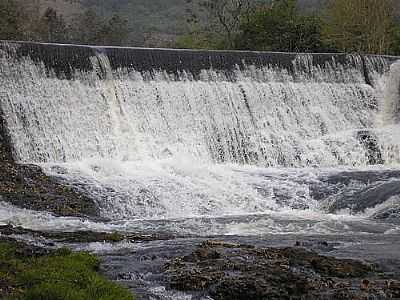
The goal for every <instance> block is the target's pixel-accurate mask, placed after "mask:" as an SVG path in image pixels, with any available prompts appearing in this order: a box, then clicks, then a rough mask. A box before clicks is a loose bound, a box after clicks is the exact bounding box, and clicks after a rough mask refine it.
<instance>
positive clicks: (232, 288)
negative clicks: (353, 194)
mask: <svg viewBox="0 0 400 300" xmlns="http://www.w3.org/2000/svg"><path fill="white" fill-rule="evenodd" d="M166 272H167V278H168V283H169V287H170V288H172V289H176V290H180V291H194V292H201V293H202V294H203V295H209V296H211V297H212V298H213V299H215V300H228V299H229V300H235V299H240V300H242V299H243V300H244V299H252V300H261V299H263V300H264V299H370V298H371V297H375V298H374V299H392V298H393V297H400V289H399V284H400V282H399V281H397V280H393V278H380V277H379V276H378V274H379V270H377V269H376V267H374V266H373V265H369V264H366V263H363V262H360V261H356V260H350V259H336V258H333V257H327V256H321V255H318V254H317V253H315V252H312V251H309V250H306V249H305V248H302V247H291V248H257V247H254V246H249V245H239V244H230V243H224V242H216V241H206V242H204V243H202V244H201V245H200V246H199V247H198V248H197V249H196V250H195V251H194V252H192V253H191V254H189V255H186V256H183V257H178V258H176V259H174V260H173V261H171V262H170V263H168V264H167V265H166Z"/></svg>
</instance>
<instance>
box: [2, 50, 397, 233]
mask: <svg viewBox="0 0 400 300" xmlns="http://www.w3.org/2000/svg"><path fill="white" fill-rule="evenodd" d="M399 66H400V63H399V62H397V58H396V57H390V56H372V55H356V54H354V55H350V54H296V53H292V54H291V53H266V52H240V51H199V50H169V49H140V48H118V47H114V48H112V47H92V46H79V45H57V44H40V43H24V42H1V43H0V83H1V85H0V108H1V109H0V113H1V121H2V122H1V124H2V135H3V136H2V138H1V140H0V141H1V143H2V144H0V145H1V146H2V147H3V148H4V149H6V150H7V151H6V150H4V151H2V153H8V155H9V156H11V157H12V159H13V160H14V161H16V162H18V163H22V164H35V165H38V166H40V167H41V168H42V169H43V170H44V171H45V172H46V174H48V175H50V176H54V177H55V178H58V179H59V180H61V181H62V182H64V183H67V184H68V185H69V186H72V187H73V188H74V189H77V190H79V191H80V192H82V193H84V194H85V195H88V196H89V197H92V198H93V199H95V201H96V203H97V205H98V206H99V208H100V210H101V214H102V216H103V217H105V218H107V219H109V220H111V221H116V222H119V223H118V224H123V225H121V226H127V228H130V227H129V226H133V228H136V226H139V227H140V226H145V225H143V224H147V223H146V222H149V223H148V226H150V227H151V228H153V229H154V227H156V228H157V226H166V227H167V228H169V227H168V226H171V228H174V229H173V230H175V229H176V228H178V229H176V230H184V231H185V232H186V231H187V232H189V233H194V234H199V233H200V232H203V231H205V230H206V231H207V230H208V231H207V232H208V233H216V234H217V233H218V234H221V233H222V234H225V233H234V234H240V233H247V232H255V233H257V232H265V231H267V232H268V231H269V230H270V231H271V232H273V233H288V232H289V233H291V232H297V231H299V230H300V232H302V230H305V231H307V232H308V231H309V232H311V233H312V232H314V231H318V232H319V230H320V228H317V227H318V226H319V225H321V224H325V223H327V224H328V225H326V226H325V225H324V226H325V227H326V228H325V227H324V228H325V229H324V230H326V232H327V233H330V232H331V231H332V232H338V231H340V230H344V228H345V226H344V225H343V227H340V226H339V228H337V222H338V221H337V218H341V219H343V220H344V221H343V222H346V220H347V219H346V218H349V219H350V220H353V219H352V218H356V220H362V222H364V221H365V220H370V219H371V218H372V219H374V218H375V217H378V216H388V215H389V216H390V218H392V219H396V218H397V217H396V216H397V215H396V214H397V211H398V206H399V199H398V194H399V193H400V183H399V182H400V181H399V179H398V174H397V173H398V172H397V170H396V165H397V164H398V163H399V161H400V149H399V145H400V131H399V127H398V116H399V115H398V113H399V105H400V96H399V95H400V93H399V86H400V84H399V83H400V67H399ZM388 185H390V187H391V188H390V189H389V190H388V191H387V192H385V193H379V191H380V190H385V191H386V187H387V186H388ZM344 211H347V212H344ZM343 214H344V215H343ZM265 215H268V216H269V217H267V218H265ZM199 218H200V219H201V220H203V221H204V220H206V221H204V222H205V224H203V225H204V226H206V227H202V226H203V225H199V224H198V223H197V222H200V223H201V222H203V221H193V220H198V219H199ZM226 218H228V219H230V218H232V220H233V221H232V222H233V223H235V222H236V221H235V220H237V219H238V220H239V221H238V222H239V223H240V226H242V227H243V228H245V229H243V228H242V227H240V226H239V227H240V228H239V227H238V226H236V225H234V226H230V225H229V226H228V225H226V224H225V223H226ZM249 218H250V219H251V221H248V219H249ZM274 218H278V219H279V220H275V221H272V220H273V219H274ZM292 218H294V219H296V220H297V219H298V218H300V220H301V222H299V224H297V225H296V224H295V223H296V221H293V220H292ZM214 219H216V220H217V221H216V223H218V224H217V225H216V226H215V227H213V224H211V223H213V222H212V221H210V220H214ZM221 219H222V220H224V221H221V222H222V224H219V222H220V221H218V220H221ZM143 220H146V222H144V221H143ZM304 220H312V221H310V222H311V223H312V224H313V225H312V226H310V224H304V222H303V221H304ZM192 221H193V222H192ZM292 221H293V222H292ZM332 222H333V223H334V224H335V226H334V228H333V227H332V228H331V227H330V226H331V225H332V224H333V223H332ZM159 223H161V224H164V223H166V224H164V225H160V224H159ZM188 223H190V224H188ZM192 223H193V224H192ZM306 223H307V222H306ZM331 223H332V224H331ZM367 223H368V222H367ZM149 224H150V225H149ZM171 224H172V225H171ZM182 224H184V225H182ZM249 224H251V226H254V228H252V229H251V230H250V229H248V225H249ZM315 224H317V225H316V227H314V225H315ZM146 226H147V225H146ZM146 226H145V229H148V227H146ZM296 226H299V227H296ZM366 227H368V226H366ZM392 227H393V226H391V225H385V226H383V228H384V229H382V230H383V231H384V232H386V231H390V230H393V228H392ZM246 228H247V229H246ZM394 228H396V227H394ZM242 229H243V230H244V231H242ZM171 230H172V229H171ZM355 230H356V229H355ZM357 230H361V231H362V230H366V231H367V232H368V229H366V228H364V227H363V228H362V229H357ZM394 230H395V229H394Z"/></svg>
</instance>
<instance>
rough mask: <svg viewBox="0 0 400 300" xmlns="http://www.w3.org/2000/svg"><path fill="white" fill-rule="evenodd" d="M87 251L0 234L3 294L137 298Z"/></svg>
mask: <svg viewBox="0 0 400 300" xmlns="http://www.w3.org/2000/svg"><path fill="white" fill-rule="evenodd" d="M99 266H100V261H99V259H98V258H96V257H95V256H93V255H91V254H89V253H86V252H72V251H71V250H69V249H66V248H62V249H57V250H51V249H48V248H42V247H37V246H32V245H28V244H25V243H22V242H18V241H16V240H14V239H12V238H6V237H1V236H0V298H1V299H6V300H34V299H36V300H37V299H57V300H77V299H79V300H106V299H108V300H109V299H118V300H133V299H134V297H133V295H132V294H131V293H130V292H129V291H128V290H127V289H125V288H123V287H122V286H120V285H118V284H116V283H113V282H111V281H109V280H107V279H106V278H105V277H104V276H103V275H101V274H100V273H99Z"/></svg>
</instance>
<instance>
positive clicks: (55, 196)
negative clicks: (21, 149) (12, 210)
mask: <svg viewBox="0 0 400 300" xmlns="http://www.w3.org/2000/svg"><path fill="white" fill-rule="evenodd" d="M0 201H5V202H8V203H11V204H13V205H15V206H17V207H21V208H26V209H32V210H38V211H48V212H51V213H53V214H55V215H58V216H74V217H90V218H98V217H99V209H98V207H97V205H96V203H95V201H93V200H92V199H90V198H89V197H86V196H85V195H82V194H80V193H78V192H76V191H75V190H73V189H72V188H70V187H68V186H65V185H63V184H61V183H59V182H57V180H56V179H55V178H52V177H49V176H47V175H46V174H44V173H43V171H42V170H41V168H40V167H38V166H35V165H20V164H16V163H14V162H12V161H1V160H0Z"/></svg>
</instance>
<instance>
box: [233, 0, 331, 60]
mask: <svg viewBox="0 0 400 300" xmlns="http://www.w3.org/2000/svg"><path fill="white" fill-rule="evenodd" d="M240 28H241V33H240V34H238V35H237V37H236V39H237V42H236V44H237V46H238V48H240V49H247V50H264V51H286V52H318V51H321V50H322V49H323V45H322V41H321V20H320V18H318V17H315V16H302V15H300V14H299V12H298V10H297V2H296V0H281V1H275V2H273V3H272V5H271V6H267V7H260V8H258V9H257V10H256V11H255V12H254V13H253V14H252V15H251V16H250V18H249V19H248V20H244V22H243V21H242V23H241V27H240Z"/></svg>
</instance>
